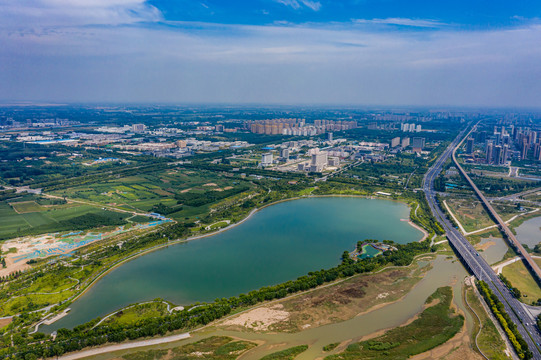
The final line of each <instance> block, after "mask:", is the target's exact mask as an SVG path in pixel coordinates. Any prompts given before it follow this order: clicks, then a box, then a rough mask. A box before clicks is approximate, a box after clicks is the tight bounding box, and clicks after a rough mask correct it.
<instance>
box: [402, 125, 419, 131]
mask: <svg viewBox="0 0 541 360" xmlns="http://www.w3.org/2000/svg"><path fill="white" fill-rule="evenodd" d="M400 130H401V131H403V132H421V125H415V124H408V123H402V124H400Z"/></svg>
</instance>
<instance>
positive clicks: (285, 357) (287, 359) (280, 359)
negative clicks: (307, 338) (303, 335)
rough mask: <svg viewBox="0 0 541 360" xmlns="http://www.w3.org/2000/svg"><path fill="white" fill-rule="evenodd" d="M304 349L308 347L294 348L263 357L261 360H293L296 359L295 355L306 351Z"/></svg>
mask: <svg viewBox="0 0 541 360" xmlns="http://www.w3.org/2000/svg"><path fill="white" fill-rule="evenodd" d="M306 349H308V345H299V346H294V347H292V348H289V349H285V350H282V351H277V352H275V353H272V354H269V355H266V356H263V357H262V358H261V360H293V359H295V358H296V357H297V355H299V354H300V353H302V352H304V351H306Z"/></svg>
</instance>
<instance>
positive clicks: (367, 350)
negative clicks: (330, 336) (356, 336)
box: [325, 286, 464, 360]
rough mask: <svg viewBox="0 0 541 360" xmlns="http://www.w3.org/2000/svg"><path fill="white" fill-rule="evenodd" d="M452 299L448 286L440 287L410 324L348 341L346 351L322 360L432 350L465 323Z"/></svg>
mask: <svg viewBox="0 0 541 360" xmlns="http://www.w3.org/2000/svg"><path fill="white" fill-rule="evenodd" d="M452 300H453V291H452V289H451V287H448V286H447V287H442V288H439V289H438V290H436V292H434V294H432V295H431V296H430V297H429V298H428V299H427V300H426V304H427V306H428V307H427V308H426V309H425V310H424V311H423V312H422V313H421V314H420V315H419V317H418V318H417V319H416V320H414V321H413V322H412V323H411V324H409V325H405V326H401V327H397V328H394V329H391V330H389V331H387V332H386V333H385V334H384V335H382V336H379V337H377V338H374V339H370V340H367V341H361V342H358V343H354V344H351V345H349V346H348V347H347V349H346V350H345V351H343V352H341V353H339V354H336V355H330V356H327V357H326V358H325V359H328V360H338V359H340V360H353V359H374V360H376V359H377V360H380V359H381V360H384V359H407V358H409V357H411V356H413V355H416V354H421V353H423V352H425V351H428V350H430V349H433V348H435V347H436V346H438V345H441V344H443V343H445V342H446V341H447V340H449V339H451V338H452V337H453V336H454V335H455V334H456V333H458V331H459V330H460V329H461V328H462V326H463V324H464V318H463V317H462V316H461V315H457V314H455V312H454V310H453V309H452V308H451V302H452Z"/></svg>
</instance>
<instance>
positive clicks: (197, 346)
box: [121, 336, 282, 360]
mask: <svg viewBox="0 0 541 360" xmlns="http://www.w3.org/2000/svg"><path fill="white" fill-rule="evenodd" d="M256 346H257V345H256V344H254V343H252V342H248V341H235V340H234V339H232V338H230V337H226V336H212V337H209V338H206V339H203V340H200V341H197V342H195V343H193V344H188V345H183V346H179V347H175V348H172V349H163V350H149V351H139V352H136V353H132V354H128V355H124V356H123V357H122V358H121V359H125V360H169V359H179V360H180V359H212V360H234V359H237V358H238V357H239V356H241V355H242V354H244V353H245V352H246V351H248V350H250V349H252V348H254V347H256ZM277 359H282V358H277Z"/></svg>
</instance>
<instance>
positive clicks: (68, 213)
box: [0, 201, 129, 239]
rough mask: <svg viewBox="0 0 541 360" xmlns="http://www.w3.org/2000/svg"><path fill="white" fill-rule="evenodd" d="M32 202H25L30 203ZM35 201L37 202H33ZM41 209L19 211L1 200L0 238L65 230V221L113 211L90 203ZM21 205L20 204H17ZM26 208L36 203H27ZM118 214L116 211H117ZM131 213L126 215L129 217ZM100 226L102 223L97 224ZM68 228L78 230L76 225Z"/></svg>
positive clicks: (108, 213)
mask: <svg viewBox="0 0 541 360" xmlns="http://www.w3.org/2000/svg"><path fill="white" fill-rule="evenodd" d="M29 203H30V202H25V204H29ZM33 203H35V202H33ZM35 204H36V205H38V207H39V208H40V209H42V210H41V211H33V212H24V213H17V212H16V211H15V210H14V209H13V208H12V206H11V205H10V204H8V203H6V202H5V201H2V202H0V239H9V238H14V237H17V236H21V235H37V234H43V233H48V232H56V231H65V230H66V228H65V221H68V220H70V219H73V218H77V217H80V216H83V215H87V214H90V213H93V214H98V215H101V216H110V214H111V212H110V211H107V210H103V209H101V208H97V207H94V206H90V205H78V204H65V205H55V206H48V207H43V206H40V205H39V204H37V203H35ZM17 206H19V205H17ZM25 206H26V208H30V207H32V208H33V209H37V208H38V207H36V206H34V205H25ZM115 214H116V213H115ZM127 216H129V215H126V216H125V217H127ZM96 226H100V224H96ZM68 230H78V229H77V228H76V227H73V228H70V229H68Z"/></svg>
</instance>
